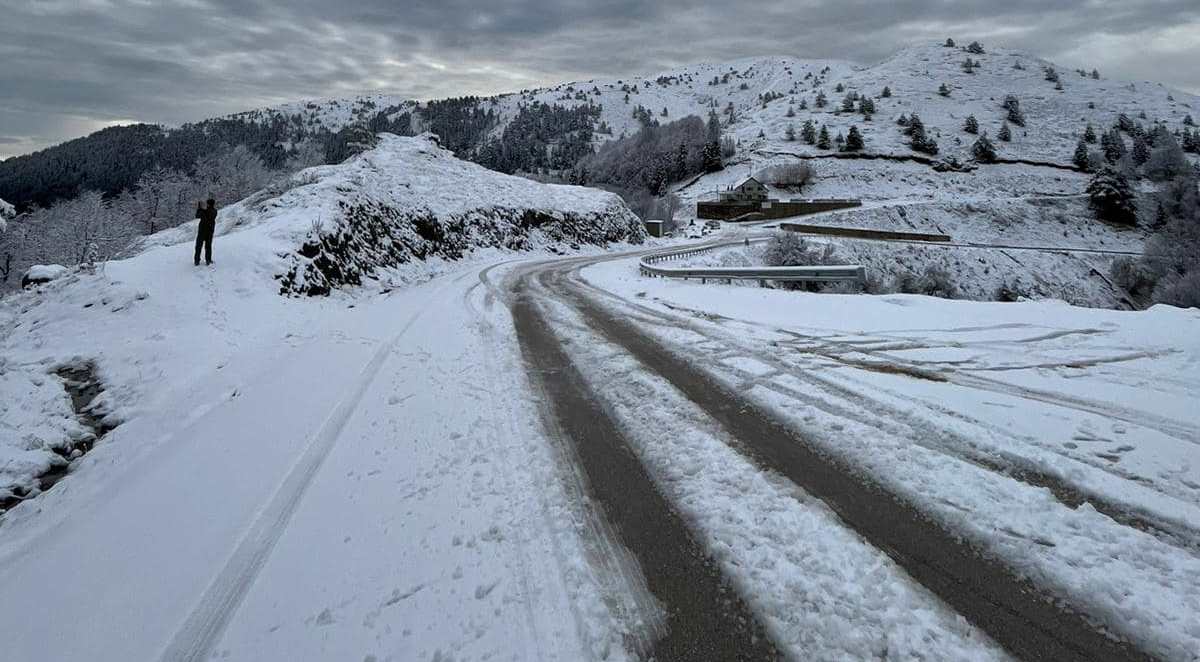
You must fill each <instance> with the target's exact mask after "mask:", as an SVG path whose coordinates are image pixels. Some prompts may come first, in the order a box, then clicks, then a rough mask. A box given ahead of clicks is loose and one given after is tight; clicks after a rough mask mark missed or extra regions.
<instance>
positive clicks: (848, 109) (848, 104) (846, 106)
mask: <svg viewBox="0 0 1200 662" xmlns="http://www.w3.org/2000/svg"><path fill="white" fill-rule="evenodd" d="M842 112H844V113H853V112H854V97H853V96H851V95H849V94H847V95H846V96H845V97H843V98H842Z"/></svg>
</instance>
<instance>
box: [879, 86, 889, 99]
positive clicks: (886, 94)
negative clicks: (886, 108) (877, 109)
mask: <svg viewBox="0 0 1200 662" xmlns="http://www.w3.org/2000/svg"><path fill="white" fill-rule="evenodd" d="M879 96H880V97H882V98H884V99H887V98H888V97H890V96H892V88H890V87H888V86H887V85H884V86H883V91H882V92H880V93H879Z"/></svg>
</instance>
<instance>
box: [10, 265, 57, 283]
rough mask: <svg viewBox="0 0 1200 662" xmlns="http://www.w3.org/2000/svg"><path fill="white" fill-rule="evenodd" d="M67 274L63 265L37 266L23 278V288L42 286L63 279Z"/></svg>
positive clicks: (30, 269) (29, 270)
mask: <svg viewBox="0 0 1200 662" xmlns="http://www.w3.org/2000/svg"><path fill="white" fill-rule="evenodd" d="M66 273H67V268H66V267H64V266H62V265H61V264H35V265H33V266H32V267H29V269H28V270H27V271H26V272H25V275H24V276H21V287H29V286H30V285H41V284H42V283H49V282H50V281H52V280H54V279H56V278H61V277H62V276H63V275H64V274H66Z"/></svg>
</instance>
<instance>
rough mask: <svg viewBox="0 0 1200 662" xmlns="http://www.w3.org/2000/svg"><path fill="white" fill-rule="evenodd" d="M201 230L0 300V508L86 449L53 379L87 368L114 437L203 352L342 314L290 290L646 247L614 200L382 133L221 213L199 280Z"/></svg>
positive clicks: (271, 338)
mask: <svg viewBox="0 0 1200 662" xmlns="http://www.w3.org/2000/svg"><path fill="white" fill-rule="evenodd" d="M196 223H197V221H192V222H191V223H188V224H186V225H184V226H180V227H178V228H174V229H171V230H166V231H163V232H160V233H158V234H155V235H151V236H150V237H148V238H146V240H144V241H143V243H142V244H141V245H140V246H138V247H137V254H136V255H135V256H133V257H131V258H128V259H124V260H114V261H110V262H108V263H105V264H104V265H103V266H101V267H100V268H98V269H97V270H95V271H87V270H82V269H77V270H74V271H72V272H71V273H69V274H68V275H66V276H65V277H63V278H61V279H59V280H56V281H54V282H52V283H50V284H48V285H46V286H43V287H41V288H37V289H35V290H30V291H25V292H22V293H19V294H15V295H13V296H10V297H6V298H5V299H3V300H0V502H2V501H3V500H4V499H6V498H9V497H10V496H12V495H13V494H17V495H23V494H27V493H31V492H32V493H36V491H37V479H36V477H37V476H39V475H41V474H43V473H44V472H46V471H47V470H48V469H50V468H52V467H55V466H63V465H65V463H66V458H69V457H70V456H71V453H72V451H73V449H74V448H76V447H77V446H78V444H79V443H81V442H83V441H86V440H87V439H89V434H88V432H87V430H85V429H83V428H82V427H81V426H80V425H79V424H78V422H77V421H76V419H75V414H74V413H73V411H72V408H71V402H70V399H69V398H68V397H67V395H66V394H65V393H64V391H63V386H62V381H61V379H60V378H59V377H57V376H55V374H54V373H55V372H56V371H58V370H59V369H60V368H62V367H65V366H66V367H73V366H80V365H83V364H89V366H90V367H94V369H95V372H96V374H97V375H98V376H99V378H100V379H101V380H102V382H103V383H104V384H105V391H104V393H103V394H102V395H101V397H100V399H99V400H97V401H96V402H95V405H96V411H95V412H94V413H95V414H96V415H97V416H98V417H103V418H104V419H105V424H106V425H110V426H111V425H116V424H119V423H121V422H123V421H127V420H129V419H130V418H133V417H135V416H136V415H137V414H138V413H139V412H144V411H146V409H147V408H150V409H152V408H153V407H154V406H155V405H154V403H155V402H156V401H157V398H158V397H159V396H160V395H161V394H160V393H158V391H160V390H162V389H167V390H169V389H168V386H170V385H179V384H184V383H185V382H187V381H188V379H189V375H191V374H192V370H193V368H192V367H191V365H192V363H193V362H194V361H195V359H196V357H195V356H194V355H193V352H194V351H195V348H197V347H205V348H210V349H209V350H206V351H207V352H209V353H210V354H211V356H220V355H223V354H224V352H225V351H226V350H224V349H221V350H212V349H211V348H226V347H228V348H230V349H229V351H234V350H235V349H236V348H237V347H238V346H243V347H244V346H246V345H251V344H261V345H262V346H263V347H265V348H269V347H272V346H273V345H274V344H277V343H278V342H279V338H280V335H281V334H282V333H284V332H282V331H280V326H279V325H280V324H293V325H295V327H293V328H303V327H305V326H306V325H310V324H317V325H319V324H321V322H320V320H321V319H322V317H323V316H326V315H331V314H333V315H334V316H336V314H335V313H331V312H330V311H331V310H332V311H338V310H344V306H343V305H342V304H340V303H339V302H338V301H336V300H335V301H332V302H328V303H319V302H318V303H313V304H311V305H308V306H297V305H290V304H289V303H288V299H287V298H285V297H282V296H279V293H280V291H281V290H282V292H283V293H285V294H299V293H307V294H317V293H328V292H330V291H331V290H332V289H334V288H336V287H339V286H342V285H347V284H361V283H363V282H364V281H366V280H368V279H370V278H375V279H379V280H380V281H384V282H386V283H389V284H390V283H394V282H403V283H412V282H414V281H423V280H428V279H429V278H430V277H431V276H433V275H436V274H438V273H441V272H444V271H447V270H450V269H453V268H455V267H454V263H455V262H456V261H458V260H459V259H460V258H469V257H470V256H471V253H473V252H479V251H482V252H485V253H490V254H494V253H495V252H496V251H497V250H527V249H533V248H542V249H546V250H550V251H554V252H560V251H561V250H562V249H564V248H578V247H579V246H580V245H581V244H593V245H604V244H607V243H610V242H641V241H642V239H643V237H644V236H645V234H644V230H643V229H642V226H641V223H640V221H639V220H638V219H637V217H636V216H634V215H633V214H632V213H631V212H630V211H629V210H628V208H626V207H625V205H624V203H622V202H621V200H620V198H618V197H617V196H616V195H613V194H611V193H605V192H603V191H597V190H595V189H586V188H579V187H571V186H554V185H548V184H539V183H537V182H533V181H530V180H527V179H523V178H519V177H511V176H508V175H503V174H500V173H496V172H492V171H490V170H487V169H485V168H483V167H481V166H478V165H475V164H472V163H466V162H464V161H460V160H459V159H456V158H454V156H453V155H451V154H450V153H449V152H447V151H446V150H444V149H442V148H440V147H438V145H437V144H436V142H435V141H434V139H433V138H432V137H430V136H419V137H413V138H405V137H396V136H391V135H386V134H385V135H383V136H382V137H381V142H380V143H379V145H378V146H377V147H376V148H375V149H372V150H369V151H367V152H364V153H363V154H360V155H358V156H356V157H354V158H352V159H350V160H349V161H347V162H346V163H343V164H340V165H334V166H323V167H318V168H312V169H309V170H305V171H302V172H300V173H298V174H297V175H296V176H294V177H292V178H290V179H289V180H287V181H285V182H283V183H281V184H279V185H278V186H277V187H275V188H273V189H268V190H265V191H262V192H260V193H258V194H256V195H254V196H251V197H250V198H247V199H246V200H243V201H242V202H240V203H238V204H236V205H232V206H230V207H227V208H225V209H222V210H221V212H220V215H219V217H218V221H217V237H216V241H215V254H214V258H215V259H214V262H215V266H213V267H211V268H209V267H193V266H192V247H193V245H192V242H193V238H194V237H195V232H196ZM264 351H265V352H266V353H264V356H267V355H269V354H270V352H269V351H266V350H264ZM272 351H273V350H272ZM211 356H210V358H211ZM210 367H211V366H210Z"/></svg>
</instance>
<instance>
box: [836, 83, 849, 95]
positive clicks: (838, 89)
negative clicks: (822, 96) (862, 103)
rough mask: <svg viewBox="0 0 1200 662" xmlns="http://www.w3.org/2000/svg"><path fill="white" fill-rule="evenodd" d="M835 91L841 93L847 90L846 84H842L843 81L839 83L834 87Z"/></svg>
mask: <svg viewBox="0 0 1200 662" xmlns="http://www.w3.org/2000/svg"><path fill="white" fill-rule="evenodd" d="M833 91H834V92H837V93H838V94H841V93H842V92H845V91H846V86H845V85H842V84H841V83H838V84H837V87H835V88H833Z"/></svg>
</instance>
